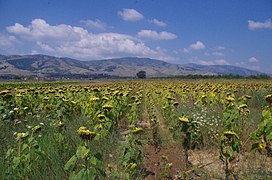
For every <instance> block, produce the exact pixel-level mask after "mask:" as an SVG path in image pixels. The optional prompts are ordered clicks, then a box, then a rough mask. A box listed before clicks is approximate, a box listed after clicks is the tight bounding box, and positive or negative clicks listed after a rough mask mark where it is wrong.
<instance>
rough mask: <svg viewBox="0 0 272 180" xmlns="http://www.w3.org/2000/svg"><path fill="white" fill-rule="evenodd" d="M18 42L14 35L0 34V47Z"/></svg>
mask: <svg viewBox="0 0 272 180" xmlns="http://www.w3.org/2000/svg"><path fill="white" fill-rule="evenodd" d="M17 43H19V41H18V40H17V39H16V37H15V36H10V35H4V34H0V48H1V49H2V48H4V47H11V46H14V45H15V44H17Z"/></svg>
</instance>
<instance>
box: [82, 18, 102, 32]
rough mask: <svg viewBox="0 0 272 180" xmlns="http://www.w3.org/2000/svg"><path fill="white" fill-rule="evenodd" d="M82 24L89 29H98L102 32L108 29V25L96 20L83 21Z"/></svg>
mask: <svg viewBox="0 0 272 180" xmlns="http://www.w3.org/2000/svg"><path fill="white" fill-rule="evenodd" d="M80 22H81V23H82V24H84V25H85V26H86V27H88V28H92V29H98V30H102V31H105V30H106V29H107V24H106V23H103V22H102V21H100V20H99V19H96V20H90V19H88V20H81V21H80Z"/></svg>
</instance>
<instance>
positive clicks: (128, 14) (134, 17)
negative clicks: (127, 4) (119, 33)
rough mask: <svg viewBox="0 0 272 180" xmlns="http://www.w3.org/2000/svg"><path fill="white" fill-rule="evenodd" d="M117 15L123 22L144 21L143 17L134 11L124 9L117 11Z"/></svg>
mask: <svg viewBox="0 0 272 180" xmlns="http://www.w3.org/2000/svg"><path fill="white" fill-rule="evenodd" d="M118 15H119V16H121V17H122V19H123V20H124V21H139V20H142V19H144V16H143V15H142V14H141V13H139V12H138V11H136V10H135V9H126V8H124V9H123V10H122V11H118Z"/></svg>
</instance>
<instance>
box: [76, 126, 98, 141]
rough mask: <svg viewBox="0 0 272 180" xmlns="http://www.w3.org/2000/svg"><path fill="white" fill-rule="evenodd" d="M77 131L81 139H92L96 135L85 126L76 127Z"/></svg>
mask: <svg viewBox="0 0 272 180" xmlns="http://www.w3.org/2000/svg"><path fill="white" fill-rule="evenodd" d="M77 133H78V135H79V136H80V137H81V138H82V139H83V140H92V139H93V138H94V137H95V136H96V133H95V132H92V131H90V130H88V129H87V128H86V127H85V126H81V127H80V128H78V130H77Z"/></svg>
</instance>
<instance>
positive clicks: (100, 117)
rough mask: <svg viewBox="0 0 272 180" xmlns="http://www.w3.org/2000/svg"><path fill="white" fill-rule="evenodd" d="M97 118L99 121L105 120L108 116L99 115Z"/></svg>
mask: <svg viewBox="0 0 272 180" xmlns="http://www.w3.org/2000/svg"><path fill="white" fill-rule="evenodd" d="M97 118H98V119H105V118H106V116H105V115H104V114H98V115H97Z"/></svg>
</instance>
